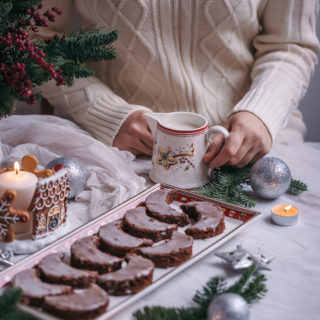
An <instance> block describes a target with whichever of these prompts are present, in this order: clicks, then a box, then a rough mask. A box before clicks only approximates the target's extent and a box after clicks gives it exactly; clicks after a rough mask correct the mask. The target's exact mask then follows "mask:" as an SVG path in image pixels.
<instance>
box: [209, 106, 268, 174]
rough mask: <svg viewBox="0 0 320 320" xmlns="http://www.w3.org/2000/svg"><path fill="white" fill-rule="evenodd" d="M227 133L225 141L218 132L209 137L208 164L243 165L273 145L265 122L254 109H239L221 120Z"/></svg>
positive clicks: (215, 165)
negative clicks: (225, 119)
mask: <svg viewBox="0 0 320 320" xmlns="http://www.w3.org/2000/svg"><path fill="white" fill-rule="evenodd" d="M223 127H225V128H226V129H227V130H228V131H229V132H230V135H229V137H228V138H227V140H226V141H224V137H223V136H222V134H221V133H219V134H217V135H216V136H215V137H214V139H213V140H212V141H211V143H210V146H209V148H208V151H207V153H206V155H205V156H204V158H203V159H204V161H205V162H208V163H209V167H210V168H219V167H221V166H222V165H224V164H229V165H232V166H237V167H239V168H242V167H244V166H245V165H247V164H248V163H249V162H255V161H257V160H258V159H260V158H262V157H263V156H264V155H266V154H267V153H268V152H269V150H270V149H271V146H272V138H271V136H270V134H269V131H268V129H267V127H266V126H265V124H264V123H263V122H262V121H261V120H260V119H259V118H258V117H257V116H255V115H254V114H253V113H251V112H248V111H240V112H237V113H235V114H233V115H231V116H230V117H229V118H228V120H227V121H226V122H225V123H224V124H223Z"/></svg>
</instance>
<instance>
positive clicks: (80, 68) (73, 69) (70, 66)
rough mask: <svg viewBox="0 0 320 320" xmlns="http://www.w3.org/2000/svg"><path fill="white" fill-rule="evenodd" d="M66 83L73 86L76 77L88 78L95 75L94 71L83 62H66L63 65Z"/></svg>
mask: <svg viewBox="0 0 320 320" xmlns="http://www.w3.org/2000/svg"><path fill="white" fill-rule="evenodd" d="M61 69H62V74H63V77H64V78H65V79H66V85H67V86H70V87H71V86H72V84H73V81H74V78H87V77H90V76H93V75H94V71H93V70H92V69H90V68H89V67H88V66H86V65H85V64H82V63H74V62H66V63H64V64H63V65H62V66H61Z"/></svg>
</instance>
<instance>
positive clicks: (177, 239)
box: [137, 232, 193, 268]
mask: <svg viewBox="0 0 320 320" xmlns="http://www.w3.org/2000/svg"><path fill="white" fill-rule="evenodd" d="M192 245H193V239H192V237H189V236H187V235H185V234H183V233H180V232H173V233H172V237H171V239H169V240H165V241H164V242H163V243H161V244H158V245H157V244H155V245H153V246H152V247H145V248H139V249H138V250H137V253H138V254H141V255H142V256H144V257H145V258H148V259H150V260H152V261H153V262H154V264H155V266H156V267H158V268H169V267H174V266H178V265H180V264H181V263H183V262H184V261H186V260H188V259H189V258H190V257H191V256H192Z"/></svg>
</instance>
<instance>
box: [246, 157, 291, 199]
mask: <svg viewBox="0 0 320 320" xmlns="http://www.w3.org/2000/svg"><path fill="white" fill-rule="evenodd" d="M290 183H291V172H290V169H289V167H288V165H287V164H286V163H285V162H284V161H283V160H281V159H279V158H276V157H264V158H262V159H260V160H258V161H257V162H256V163H255V164H254V165H253V167H252V168H251V170H250V185H251V188H252V190H253V191H254V193H255V194H257V195H258V196H260V197H262V198H265V199H275V198H278V197H280V196H281V195H282V194H284V193H285V192H286V191H287V190H288V189H289V187H290Z"/></svg>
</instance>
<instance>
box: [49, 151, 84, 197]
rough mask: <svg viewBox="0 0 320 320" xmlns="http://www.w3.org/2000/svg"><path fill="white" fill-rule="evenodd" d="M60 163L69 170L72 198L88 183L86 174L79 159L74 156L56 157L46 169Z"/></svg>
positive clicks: (70, 195)
mask: <svg viewBox="0 0 320 320" xmlns="http://www.w3.org/2000/svg"><path fill="white" fill-rule="evenodd" d="M58 164H62V165H63V166H64V168H65V169H66V170H67V172H68V178H69V185H70V194H69V199H72V198H74V197H75V196H76V195H77V194H79V193H80V192H81V191H82V190H83V189H84V186H85V184H86V174H85V172H84V170H83V169H82V167H81V166H80V164H79V162H78V160H76V159H74V158H65V157H60V158H56V159H54V160H52V161H50V162H49V163H48V164H47V165H46V169H52V168H54V167H55V166H56V165H58Z"/></svg>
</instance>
